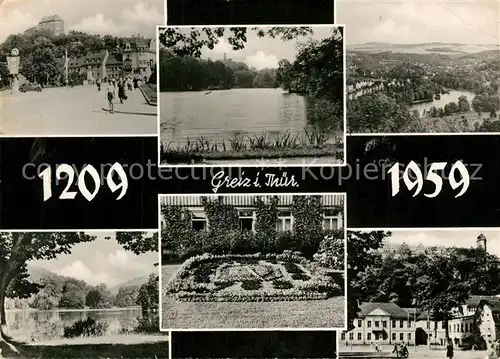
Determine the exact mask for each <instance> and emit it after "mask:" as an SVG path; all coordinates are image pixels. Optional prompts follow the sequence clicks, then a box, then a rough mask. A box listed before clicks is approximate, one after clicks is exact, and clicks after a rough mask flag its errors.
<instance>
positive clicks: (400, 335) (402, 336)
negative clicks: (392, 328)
mask: <svg viewBox="0 0 500 359" xmlns="http://www.w3.org/2000/svg"><path fill="white" fill-rule="evenodd" d="M399 340H401V341H403V340H405V337H404V334H403V333H399Z"/></svg>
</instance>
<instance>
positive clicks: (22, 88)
mask: <svg viewBox="0 0 500 359" xmlns="http://www.w3.org/2000/svg"><path fill="white" fill-rule="evenodd" d="M19 91H21V92H28V91H36V92H41V91H42V86H40V85H38V84H32V83H25V84H22V85H21V86H20V87H19Z"/></svg>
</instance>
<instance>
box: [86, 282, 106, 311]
mask: <svg viewBox="0 0 500 359" xmlns="http://www.w3.org/2000/svg"><path fill="white" fill-rule="evenodd" d="M85 305H86V306H88V307H90V308H109V307H111V305H112V301H111V293H110V292H109V291H108V289H107V288H106V285H105V284H101V285H98V286H97V287H95V288H92V289H90V291H89V292H88V293H87V295H86V297H85Z"/></svg>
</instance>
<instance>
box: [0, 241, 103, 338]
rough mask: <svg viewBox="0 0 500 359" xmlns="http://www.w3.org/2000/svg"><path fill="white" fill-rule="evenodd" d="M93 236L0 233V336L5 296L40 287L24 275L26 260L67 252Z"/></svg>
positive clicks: (16, 295)
mask: <svg viewBox="0 0 500 359" xmlns="http://www.w3.org/2000/svg"><path fill="white" fill-rule="evenodd" d="M93 239H95V237H93V236H89V235H87V234H84V233H64V232H54V233H46V232H43V233H36V232H25V233H20V232H16V233H0V324H1V330H0V340H2V339H3V338H5V335H4V329H5V326H6V325H7V322H6V315H5V298H6V297H7V296H8V297H10V298H15V297H23V296H24V297H26V296H29V295H31V294H32V293H36V292H37V291H38V290H39V289H40V286H39V285H35V284H34V283H30V282H29V281H28V279H27V278H28V273H27V267H26V264H27V262H28V261H30V260H34V259H38V260H40V259H53V258H56V256H57V255H59V254H63V253H64V254H68V253H70V248H71V247H72V246H73V245H74V244H76V243H81V242H89V241H92V240H93Z"/></svg>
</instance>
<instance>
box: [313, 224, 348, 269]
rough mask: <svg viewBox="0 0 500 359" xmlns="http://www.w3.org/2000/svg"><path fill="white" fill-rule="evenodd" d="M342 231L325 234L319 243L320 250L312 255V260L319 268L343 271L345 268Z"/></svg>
mask: <svg viewBox="0 0 500 359" xmlns="http://www.w3.org/2000/svg"><path fill="white" fill-rule="evenodd" d="M344 244H345V240H344V231H343V230H340V231H335V232H330V233H327V234H326V235H325V237H324V239H323V240H322V241H321V244H320V250H319V251H318V253H316V254H315V255H314V257H313V258H314V260H315V261H316V262H318V263H319V264H320V265H321V266H323V267H327V268H332V269H339V270H343V269H344V266H345V262H344V254H345V246H344Z"/></svg>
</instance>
